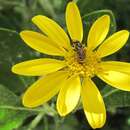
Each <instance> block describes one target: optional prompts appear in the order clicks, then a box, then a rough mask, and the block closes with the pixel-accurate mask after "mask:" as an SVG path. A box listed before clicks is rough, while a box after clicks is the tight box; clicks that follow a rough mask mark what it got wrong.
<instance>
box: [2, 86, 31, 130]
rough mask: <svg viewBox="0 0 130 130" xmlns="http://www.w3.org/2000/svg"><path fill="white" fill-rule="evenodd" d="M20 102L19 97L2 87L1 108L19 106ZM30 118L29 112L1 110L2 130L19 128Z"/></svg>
mask: <svg viewBox="0 0 130 130" xmlns="http://www.w3.org/2000/svg"><path fill="white" fill-rule="evenodd" d="M19 101H20V99H19V97H18V96H16V95H15V94H14V93H13V92H11V91H10V90H8V89H7V88H5V87H4V86H2V85H0V107H1V106H4V105H6V106H17V105H18V104H19ZM28 116H29V112H25V111H16V110H15V111H14V110H9V109H5V108H4V109H2V108H0V130H12V129H14V128H18V127H19V126H20V125H21V124H22V123H23V121H24V119H26V118H27V117H28Z"/></svg>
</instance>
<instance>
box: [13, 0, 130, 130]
mask: <svg viewBox="0 0 130 130" xmlns="http://www.w3.org/2000/svg"><path fill="white" fill-rule="evenodd" d="M65 19H66V25H67V30H68V33H69V36H68V35H67V34H66V33H65V31H64V30H63V29H62V28H61V27H60V26H59V25H58V24H57V23H56V22H54V21H53V20H51V19H49V18H48V17H46V16H42V15H38V16H35V17H33V19H32V21H33V23H34V24H35V25H37V27H38V28H39V29H40V30H41V31H43V33H44V34H45V35H44V34H40V33H38V32H34V31H28V30H25V31H22V32H21V33H20V36H21V38H22V39H23V40H24V41H25V43H26V44H27V45H29V46H30V47H31V48H33V49H35V50H36V51H39V52H41V53H44V54H48V55H54V56H61V57H64V60H57V59H51V58H40V59H35V60H30V61H25V62H23V63H19V64H16V65H14V66H13V67H12V71H13V72H14V73H16V74H21V75H26V76H40V78H39V80H37V81H36V82H35V83H34V84H32V85H31V86H30V87H29V88H28V89H27V91H26V92H25V94H24V96H23V105H24V106H26V107H31V108H32V107H37V106H39V105H42V104H43V103H45V102H47V101H48V100H50V99H51V98H52V97H53V96H55V95H56V94H58V98H57V110H58V113H59V114H60V115H61V116H65V115H67V114H68V113H70V112H71V111H72V110H73V109H74V108H75V107H76V105H77V104H78V102H79V99H80V97H81V100H82V104H83V109H84V112H85V115H86V117H87V119H88V122H89V124H90V125H91V127H92V128H100V127H102V126H103V125H104V124H105V121H106V109H105V105H104V102H103V98H102V96H101V94H100V92H99V90H98V88H97V87H96V85H95V83H94V82H93V81H92V78H93V77H94V76H97V77H99V78H100V79H102V80H103V81H104V82H106V83H107V84H109V85H111V86H113V87H115V88H118V89H120V90H125V91H130V64H129V63H124V62H119V61H103V58H104V57H106V56H109V55H111V54H113V53H115V52H116V51H118V50H119V49H121V48H122V47H123V46H124V45H125V43H126V42H127V40H128V37H129V32H128V31H127V30H121V31H118V32H116V33H115V34H113V35H111V36H110V37H108V38H107V39H106V37H107V34H108V32H109V26H110V17H109V16H108V15H103V16H102V17H100V18H98V19H97V20H96V21H95V22H94V23H93V25H92V27H91V29H90V31H89V34H88V36H86V37H87V46H84V45H83V43H82V40H83V25H82V20H81V16H80V12H79V9H78V7H77V5H76V4H75V2H73V1H70V2H69V3H68V5H67V8H66V15H65ZM69 37H70V38H69ZM81 81H82V82H81Z"/></svg>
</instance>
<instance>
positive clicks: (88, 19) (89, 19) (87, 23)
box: [82, 10, 116, 44]
mask: <svg viewBox="0 0 130 130" xmlns="http://www.w3.org/2000/svg"><path fill="white" fill-rule="evenodd" d="M103 15H109V16H110V19H111V24H110V31H109V35H111V34H113V33H114V32H115V31H116V20H115V16H114V14H113V12H112V11H111V10H98V11H94V12H91V13H89V14H86V15H84V16H83V17H82V19H83V21H84V22H83V23H84V43H85V44H86V43H87V36H88V33H89V30H90V28H91V26H92V24H93V23H94V21H95V20H96V19H98V18H99V17H101V16H103Z"/></svg>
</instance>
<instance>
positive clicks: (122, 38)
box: [97, 30, 129, 57]
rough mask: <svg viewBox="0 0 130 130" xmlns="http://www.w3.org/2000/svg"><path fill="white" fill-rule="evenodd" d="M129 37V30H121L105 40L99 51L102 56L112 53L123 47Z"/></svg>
mask: <svg viewBox="0 0 130 130" xmlns="http://www.w3.org/2000/svg"><path fill="white" fill-rule="evenodd" d="M128 38H129V32H128V31H127V30H122V31H119V32H117V33H115V34H113V35H112V36H111V37H109V38H108V39H107V40H105V41H104V42H103V43H102V44H101V46H100V47H99V48H98V50H97V52H98V53H99V55H100V57H105V56H108V55H111V54H113V53H115V52H116V51H118V50H119V49H121V48H122V47H123V46H124V44H125V43H126V42H127V40H128Z"/></svg>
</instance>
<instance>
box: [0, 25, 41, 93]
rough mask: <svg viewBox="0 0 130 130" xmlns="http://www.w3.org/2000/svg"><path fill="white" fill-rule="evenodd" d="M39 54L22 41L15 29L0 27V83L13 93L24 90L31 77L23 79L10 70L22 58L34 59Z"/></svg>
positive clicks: (22, 59)
mask: <svg viewBox="0 0 130 130" xmlns="http://www.w3.org/2000/svg"><path fill="white" fill-rule="evenodd" d="M38 56H39V53H36V52H35V51H33V50H32V49H31V48H29V47H28V46H26V45H25V43H23V42H22V40H21V38H20V36H19V34H18V33H17V32H15V31H12V30H8V29H4V28H0V83H1V84H3V85H5V86H6V87H8V88H9V89H10V90H12V91H13V92H15V93H21V92H23V91H24V89H25V87H27V85H28V84H30V83H32V82H33V80H32V79H33V78H31V77H29V79H30V81H29V80H28V81H27V83H26V79H28V78H27V77H26V78H25V79H24V78H23V77H20V76H19V75H16V74H13V73H12V72H11V67H12V65H13V64H16V63H18V62H22V61H24V60H30V59H34V58H36V57H38Z"/></svg>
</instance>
